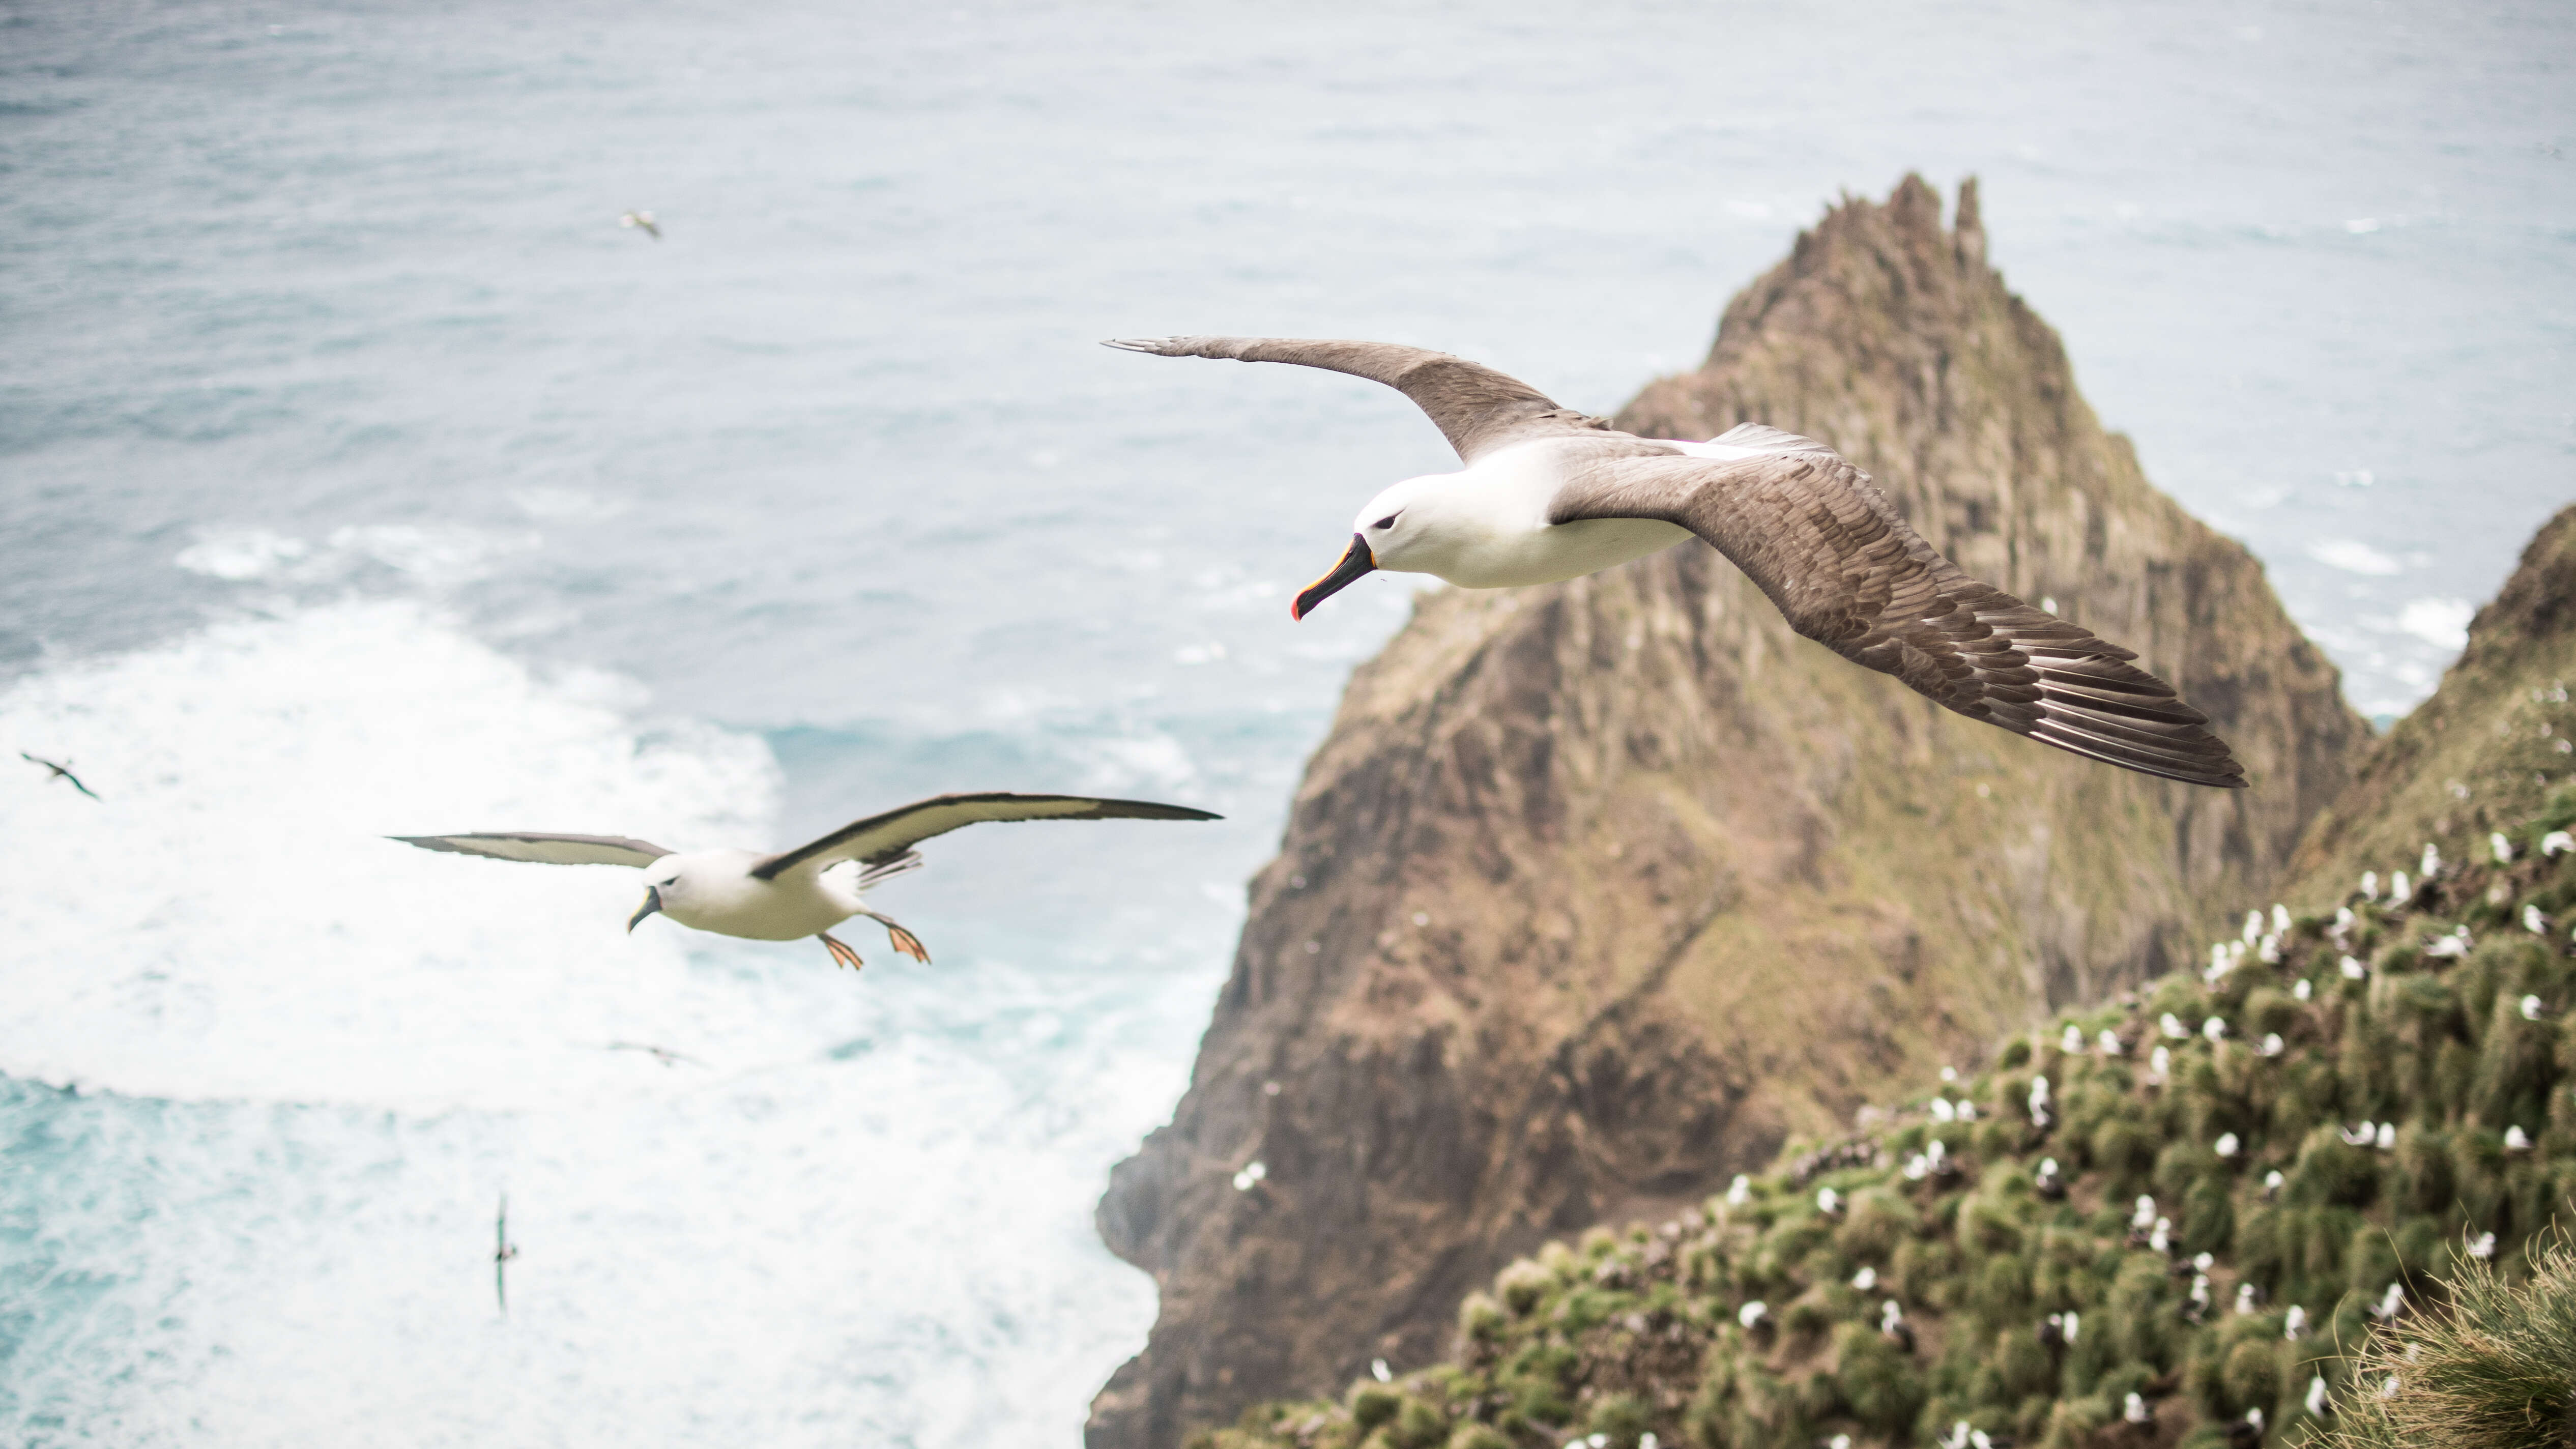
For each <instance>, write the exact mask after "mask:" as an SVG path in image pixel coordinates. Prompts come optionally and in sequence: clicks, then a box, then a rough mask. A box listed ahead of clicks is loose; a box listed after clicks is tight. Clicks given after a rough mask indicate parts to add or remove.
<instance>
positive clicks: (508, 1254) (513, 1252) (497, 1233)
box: [492, 1192, 519, 1318]
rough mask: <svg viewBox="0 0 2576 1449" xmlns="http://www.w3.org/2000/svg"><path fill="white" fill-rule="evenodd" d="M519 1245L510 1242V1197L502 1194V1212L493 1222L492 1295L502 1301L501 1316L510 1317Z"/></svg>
mask: <svg viewBox="0 0 2576 1449" xmlns="http://www.w3.org/2000/svg"><path fill="white" fill-rule="evenodd" d="M517 1256H519V1245H518V1244H516V1243H514V1242H511V1241H510V1195H509V1194H508V1193H506V1192H505V1193H503V1194H501V1211H500V1214H499V1216H497V1217H495V1218H494V1219H493V1220H492V1293H493V1296H494V1297H496V1298H498V1299H500V1301H501V1316H502V1317H503V1318H507V1317H509V1316H510V1279H509V1274H510V1260H511V1259H512V1258H515V1257H517Z"/></svg>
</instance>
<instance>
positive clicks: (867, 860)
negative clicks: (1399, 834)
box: [386, 791, 1222, 971]
mask: <svg viewBox="0 0 2576 1449" xmlns="http://www.w3.org/2000/svg"><path fill="white" fill-rule="evenodd" d="M1221 818H1222V817H1220V816H1217V815H1212V814H1210V813H1208V812H1207V811H1205V810H1193V809H1190V808H1189V807H1188V806H1185V805H1157V804H1154V803H1153V802H1151V801H1147V800H1095V799H1092V798H1090V797H1088V796H1083V795H1013V794H1008V793H1005V792H1001V791H992V792H988V793H985V794H979V795H933V796H932V797H930V798H929V799H927V800H916V801H914V802H913V803H912V804H910V805H905V806H902V807H901V808H899V809H894V810H888V811H886V812H885V813H884V814H882V815H871V816H869V817H868V818H866V819H865V820H854V821H852V822H850V823H849V824H847V825H844V826H842V827H841V828H840V829H838V830H835V831H833V832H832V833H831V834H829V835H826V836H824V837H822V838H821V839H819V840H809V841H807V842H806V843H804V844H803V845H800V846H798V847H796V848H795V849H794V850H784V851H780V852H779V853H777V854H775V855H763V854H761V853H759V852H758V851H751V850H693V851H689V852H687V853H685V854H683V853H679V852H674V851H670V850H666V849H664V848H663V847H661V846H658V845H655V844H652V843H651V842H649V841H643V840H629V839H627V838H625V837H624V836H617V835H555V834H549V833H546V832H542V831H533V830H504V831H489V832H482V833H477V834H472V835H392V836H387V837H386V838H387V839H388V840H399V841H401V842H402V843H403V844H405V845H417V846H419V847H420V848H421V849H423V850H446V851H454V852H455V853H457V854H459V855H483V856H490V857H491V858H493V859H495V860H525V861H535V862H539V863H541V864H546V865H631V866H635V867H637V868H639V869H641V870H642V871H643V872H644V904H643V905H642V906H640V907H638V908H637V909H636V912H635V914H634V915H632V916H630V917H628V918H627V921H626V929H627V930H629V931H632V930H634V929H635V928H636V927H637V926H639V925H641V924H643V921H644V918H645V917H646V916H650V915H654V914H657V913H658V914H661V915H665V916H669V917H670V918H671V919H672V920H675V921H677V922H679V923H680V924H681V925H683V926H688V927H691V928H693V929H695V930H700V931H713V932H715V933H716V934H718V935H722V936H741V937H744V938H745V939H748V940H753V941H794V940H798V939H801V938H803V937H806V936H812V937H814V938H815V939H817V940H819V941H821V942H822V943H823V945H824V947H825V948H826V949H827V950H829V951H830V952H831V953H832V959H833V960H834V961H836V962H839V963H840V964H841V965H844V966H847V967H849V968H850V969H851V970H853V971H856V970H858V969H859V967H860V965H861V964H862V963H861V962H860V960H859V953H858V952H856V951H853V950H851V949H850V947H849V946H848V944H847V943H845V942H842V941H839V940H836V939H834V938H833V936H832V935H831V928H832V927H834V926H837V925H839V924H840V923H841V922H843V921H846V920H848V919H849V918H850V917H852V916H865V917H867V918H868V919H869V920H872V921H874V922H876V923H877V924H878V925H881V926H883V927H885V928H886V935H887V937H888V939H890V940H891V941H892V942H893V943H894V948H895V949H896V950H898V951H901V952H902V953H904V954H905V955H907V956H910V957H911V958H913V959H914V960H916V961H920V962H924V963H927V962H928V961H929V960H930V953H929V951H927V950H925V949H924V948H923V947H922V944H921V938H920V937H918V936H915V935H914V934H912V933H911V932H910V931H907V930H905V929H904V928H903V927H902V926H900V925H897V924H896V923H895V922H894V920H893V919H892V918H891V917H888V916H884V915H881V914H879V913H877V912H875V911H872V910H870V909H868V907H867V903H866V901H865V900H864V899H863V896H864V895H865V893H866V892H867V890H868V889H869V888H870V887H871V886H874V885H875V884H877V883H878V882H879V881H882V880H884V879H886V878H887V877H889V876H896V875H901V874H902V873H904V872H905V871H907V870H911V869H913V868H914V867H916V866H918V865H920V864H921V857H920V856H919V855H918V854H916V853H914V851H913V847H914V846H916V845H919V844H920V843H921V842H923V841H925V840H928V839H930V838H931V837H932V836H934V835H945V834H947V833H948V832H949V831H952V830H959V829H963V828H964V827H966V826H969V825H980V824H983V823H984V822H986V821H991V820H1216V819H1221ZM844 861H855V862H857V863H858V866H859V870H858V873H857V875H856V876H855V877H854V878H852V879H848V880H843V879H841V878H840V877H839V876H838V875H836V874H833V873H831V872H832V867H834V866H836V865H839V864H841V863H842V862H844Z"/></svg>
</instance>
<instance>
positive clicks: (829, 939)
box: [814, 931, 865, 971]
mask: <svg viewBox="0 0 2576 1449" xmlns="http://www.w3.org/2000/svg"><path fill="white" fill-rule="evenodd" d="M814 939H815V940H817V941H820V942H822V943H823V947H824V949H826V950H828V951H830V952H831V953H832V963H833V964H834V965H836V966H847V967H849V968H850V969H851V970H853V971H856V970H858V969H859V968H860V966H862V965H864V964H865V963H864V962H862V961H860V960H859V953H858V952H856V951H853V950H851V949H850V946H849V943H848V942H846V941H842V940H839V939H837V938H835V937H834V936H833V935H832V934H831V933H830V932H828V931H816V932H815V933H814Z"/></svg>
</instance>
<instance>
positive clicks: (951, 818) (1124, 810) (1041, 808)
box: [751, 791, 1223, 880]
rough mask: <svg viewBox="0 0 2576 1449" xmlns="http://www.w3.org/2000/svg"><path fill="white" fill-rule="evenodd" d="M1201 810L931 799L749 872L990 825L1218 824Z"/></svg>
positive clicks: (847, 856) (854, 855) (1130, 803)
mask: <svg viewBox="0 0 2576 1449" xmlns="http://www.w3.org/2000/svg"><path fill="white" fill-rule="evenodd" d="M1221 818H1223V817H1221V816H1217V815H1211V814H1209V813H1208V812H1207V811H1205V810H1193V809H1191V808H1190V807H1188V806H1186V805H1157V804H1155V803H1153V802H1152V801H1150V800H1095V799H1093V798H1091V797H1090V796H1087V795H1013V794H1009V793H1007V792H1004V791H992V792H989V793H986V794H980V795H933V796H931V797H930V798H929V799H927V800H916V801H914V802H913V803H912V804H910V805H906V806H903V807H902V808H900V809H895V810H889V811H887V812H885V813H884V814H883V815H871V816H869V817H868V818H867V819H865V820H853V821H851V822H850V823H849V824H847V825H844V826H842V827H841V828H840V829H838V830H835V831H833V832H832V833H831V834H829V835H826V836H824V837H823V838H822V839H820V840H814V841H808V842H807V843H805V844H803V845H800V846H798V847H796V848H795V849H794V850H789V851H782V852H780V853H779V854H777V855H773V856H771V857H770V858H769V859H767V860H764V861H762V862H761V863H760V864H758V865H755V866H753V867H752V868H751V873H752V874H753V875H755V876H757V877H759V878H760V879H762V880H770V879H773V878H774V877H776V876H777V874H778V873H779V872H780V871H783V870H787V869H789V868H791V867H793V866H799V865H804V864H807V863H809V862H817V861H819V862H821V863H822V864H825V865H829V864H831V863H833V862H835V861H843V860H855V861H859V862H861V863H863V864H866V865H875V864H877V863H878V862H880V861H886V860H892V859H894V858H896V857H898V856H900V855H902V854H903V853H904V852H905V851H908V850H910V849H912V848H913V847H914V846H916V845H918V844H920V843H921V842H923V841H925V840H928V839H929V838H930V837H932V836H934V835H946V834H947V833H948V832H949V831H952V830H959V829H963V828H964V827H966V826H969V825H981V824H983V823H984V822H985V821H988V820H1217V819H1221Z"/></svg>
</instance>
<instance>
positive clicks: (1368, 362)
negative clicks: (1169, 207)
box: [1101, 337, 1608, 463]
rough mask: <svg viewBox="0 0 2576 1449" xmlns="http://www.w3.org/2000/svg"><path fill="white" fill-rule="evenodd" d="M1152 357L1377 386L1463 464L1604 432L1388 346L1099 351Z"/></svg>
mask: <svg viewBox="0 0 2576 1449" xmlns="http://www.w3.org/2000/svg"><path fill="white" fill-rule="evenodd" d="M1101 345H1102V346H1104V347H1115V348H1119V349H1121V350H1123V351H1127V352H1144V353H1151V354H1152V355H1154V356H1156V357H1215V358H1232V359H1233V360H1235V361H1237V362H1293V363H1295V364H1297V365H1298V366H1300V367H1320V368H1323V369H1324V370H1326V371H1327V372H1346V373H1349V374H1350V375H1351V376H1353V377H1365V378H1367V379H1368V380H1370V381H1371V382H1382V383H1385V384H1386V385H1387V386H1389V387H1391V388H1394V389H1395V390H1396V391H1398V392H1400V393H1403V394H1404V395H1405V396H1406V397H1409V398H1411V399H1413V404H1414V406H1416V407H1418V408H1420V409H1422V410H1423V411H1424V412H1425V413H1428V414H1429V415H1430V417H1431V421H1432V422H1433V423H1435V424H1437V425H1438V426H1439V428H1440V433H1441V436H1443V437H1445V438H1447V439H1448V440H1449V446H1450V447H1452V448H1455V449H1457V450H1458V456H1459V458H1460V459H1462V460H1463V461H1466V462H1469V463H1473V462H1475V461H1476V459H1477V457H1478V456H1479V455H1481V454H1485V453H1490V452H1492V451H1493V450H1494V449H1496V448H1501V447H1506V446H1509V445H1510V444H1513V443H1525V442H1528V441H1529V440H1530V439H1532V438H1535V437H1546V436H1553V435H1559V434H1565V433H1587V432H1595V431H1598V430H1600V429H1602V428H1604V427H1607V426H1608V424H1606V423H1604V422H1602V421H1601V420H1600V419H1599V418H1593V417H1586V416H1585V415H1583V414H1582V413H1578V412H1575V411H1573V410H1572V409H1570V408H1561V407H1558V406H1557V405H1556V404H1555V403H1553V402H1551V401H1549V400H1548V398H1547V395H1546V394H1544V393H1542V392H1540V391H1539V390H1538V389H1536V388H1534V387H1531V386H1530V385H1529V384H1528V383H1525V382H1522V381H1521V380H1520V379H1518V378H1515V377H1506V376H1504V375H1503V374H1502V373H1499V372H1496V371H1494V370H1493V369H1492V368H1490V367H1480V366H1478V365H1477V364H1475V363H1472V362H1469V361H1467V360H1466V359H1465V358H1463V357H1452V356H1450V355H1449V354H1448V353H1446V352H1431V351H1428V350H1425V349H1423V348H1420V347H1398V346H1396V345H1395V344H1393V343H1390V342H1336V341H1329V340H1317V339H1309V338H1301V337H1128V338H1121V339H1118V340H1116V341H1111V342H1105V343H1103V344H1101Z"/></svg>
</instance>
